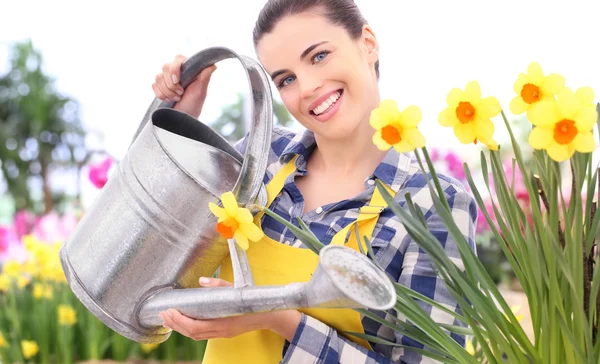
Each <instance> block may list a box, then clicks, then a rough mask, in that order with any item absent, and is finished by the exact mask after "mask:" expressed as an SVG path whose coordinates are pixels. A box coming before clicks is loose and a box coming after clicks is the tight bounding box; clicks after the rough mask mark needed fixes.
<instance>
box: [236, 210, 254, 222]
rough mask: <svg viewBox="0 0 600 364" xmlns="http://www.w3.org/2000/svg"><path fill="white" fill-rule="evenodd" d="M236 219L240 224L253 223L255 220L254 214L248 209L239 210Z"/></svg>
mask: <svg viewBox="0 0 600 364" xmlns="http://www.w3.org/2000/svg"><path fill="white" fill-rule="evenodd" d="M235 219H236V220H237V221H238V222H239V223H242V224H243V223H251V222H252V221H253V220H254V217H253V216H252V213H251V212H250V211H249V210H248V209H238V214H237V216H236V217H235Z"/></svg>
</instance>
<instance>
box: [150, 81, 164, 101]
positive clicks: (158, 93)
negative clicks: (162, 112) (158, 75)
mask: <svg viewBox="0 0 600 364" xmlns="http://www.w3.org/2000/svg"><path fill="white" fill-rule="evenodd" d="M152 91H154V95H156V97H157V98H158V99H159V100H162V101H165V100H167V97H166V96H165V94H163V93H162V91H161V90H160V89H159V88H158V86H157V85H156V82H154V83H152Z"/></svg>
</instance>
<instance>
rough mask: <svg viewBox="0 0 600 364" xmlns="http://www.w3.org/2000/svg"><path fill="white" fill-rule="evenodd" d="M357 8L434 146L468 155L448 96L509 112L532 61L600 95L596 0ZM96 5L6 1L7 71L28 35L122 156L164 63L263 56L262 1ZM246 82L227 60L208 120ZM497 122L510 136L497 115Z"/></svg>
mask: <svg viewBox="0 0 600 364" xmlns="http://www.w3.org/2000/svg"><path fill="white" fill-rule="evenodd" d="M356 2H357V4H358V5H359V7H360V8H361V10H362V11H363V14H364V16H365V17H366V19H367V20H368V21H369V23H370V24H371V25H372V27H373V28H374V30H375V32H376V34H377V36H378V39H379V42H380V48H381V81H380V87H381V94H382V97H384V98H393V99H395V100H396V101H397V102H398V103H399V105H400V106H403V107H404V106H408V105H410V104H416V105H418V106H420V107H421V109H422V110H423V122H422V124H421V127H420V129H421V130H423V132H424V134H425V136H426V138H427V141H428V142H427V144H428V146H438V147H446V148H458V150H460V151H462V152H463V153H464V154H465V155H466V154H468V151H469V150H470V151H471V152H472V149H465V148H464V147H461V146H460V145H459V144H458V142H457V141H455V140H454V137H453V135H452V133H451V130H450V129H443V128H441V127H440V126H439V125H438V124H437V115H438V113H439V112H440V111H441V110H443V109H444V108H445V99H446V95H447V93H448V92H449V91H450V89H451V88H453V87H461V88H464V86H465V85H466V83H467V82H468V81H470V80H473V79H474V80H478V81H479V82H480V84H481V87H482V93H483V95H484V96H496V97H497V98H498V99H499V100H500V102H501V104H502V106H503V108H504V109H505V112H506V113H507V115H508V116H509V117H510V116H511V115H510V111H508V104H509V102H510V100H511V98H512V97H513V96H514V93H513V90H512V86H513V83H514V81H515V80H516V77H517V75H518V74H519V72H524V71H525V70H526V68H527V65H528V64H529V63H530V62H531V61H538V62H540V64H541V65H542V67H543V69H544V72H545V73H553V72H558V73H561V74H562V75H564V76H565V77H566V79H567V85H568V86H569V87H571V88H577V87H581V86H591V87H592V88H593V89H594V90H595V91H596V95H597V96H596V100H598V99H599V97H598V94H600V51H599V49H600V46H599V44H600V39H599V36H600V25H599V20H598V19H599V18H598V14H600V1H598V0H593V1H592V0H587V1H577V0H569V1H566V0H563V1H550V0H546V1H526V0H520V1H514V0H510V1H508V0H505V1H493V2H492V1H482V0H479V1H475V0H472V1H466V0H454V1H448V0H436V1H405V0H402V1H399V0H356ZM93 4H94V5H91V3H90V2H84V1H35V2H34V1H2V3H1V6H0V8H1V9H2V10H1V12H2V22H0V73H1V72H2V71H4V70H5V69H6V59H7V57H8V49H9V48H8V46H9V44H10V43H11V42H14V41H17V40H22V39H25V38H31V39H32V40H33V42H34V46H35V47H36V48H38V49H39V50H41V52H42V54H43V57H44V59H45V68H46V71H47V73H49V74H50V75H52V76H53V77H54V78H55V79H56V81H57V87H58V89H59V90H60V91H61V92H62V93H64V94H66V95H69V96H71V97H73V98H75V99H77V100H78V101H79V103H80V106H81V111H82V114H81V116H82V120H83V121H84V123H85V125H86V127H87V128H88V130H92V131H97V132H100V133H101V134H102V135H103V137H104V142H103V145H104V147H105V148H107V149H108V151H109V152H111V153H112V154H113V155H115V156H116V157H117V158H118V159H121V158H122V157H123V156H124V154H125V152H126V150H127V147H128V143H129V142H130V140H131V137H132V135H133V133H134V131H135V130H136V128H137V126H138V124H139V122H140V120H141V118H142V117H143V115H144V113H145V111H146V109H147V107H148V105H149V104H150V102H151V101H152V98H153V93H152V90H151V87H150V85H151V83H152V81H153V78H154V75H155V74H156V73H157V72H158V71H160V69H161V66H162V64H163V63H165V62H168V61H170V60H171V59H172V58H173V57H174V56H175V55H176V54H178V53H182V54H184V55H187V56H190V55H192V54H194V53H195V52H197V51H199V50H202V49H204V48H207V47H212V46H225V47H229V48H231V49H233V50H234V51H236V52H237V53H240V54H244V55H247V56H251V57H253V58H255V57H256V56H255V53H254V50H253V46H252V40H251V32H252V28H253V25H254V21H255V19H256V17H257V15H258V12H259V10H260V8H261V7H262V5H263V4H264V1H263V0H219V1H217V0H214V1H207V0H194V1H175V0H171V1H168V2H167V1H162V2H158V1H145V2H143V3H141V2H140V3H137V2H136V4H135V5H134V2H129V1H122V0H121V1H102V2H94V3H93ZM142 4H143V5H142ZM242 76H243V73H242V70H241V67H240V66H239V65H238V64H236V62H235V61H233V60H228V61H224V62H222V63H220V64H219V70H218V71H217V72H216V73H215V74H214V75H213V80H212V82H211V86H210V88H209V97H208V100H207V104H206V107H205V111H204V112H203V115H202V116H201V119H202V120H205V121H212V120H214V118H216V117H217V116H218V115H219V113H220V109H221V107H222V106H223V105H225V104H227V103H230V102H232V101H234V100H235V94H236V92H237V91H244V90H246V88H247V85H246V84H245V81H244V78H242ZM273 91H274V93H275V95H274V96H275V97H278V96H277V95H276V92H277V91H276V90H275V89H273ZM495 122H496V125H497V130H499V131H502V130H504V127H503V125H502V124H501V119H500V118H497V119H495ZM498 139H499V140H502V136H501V135H499V136H498ZM469 148H470V147H469ZM87 192H88V193H91V194H92V195H93V190H89V191H87Z"/></svg>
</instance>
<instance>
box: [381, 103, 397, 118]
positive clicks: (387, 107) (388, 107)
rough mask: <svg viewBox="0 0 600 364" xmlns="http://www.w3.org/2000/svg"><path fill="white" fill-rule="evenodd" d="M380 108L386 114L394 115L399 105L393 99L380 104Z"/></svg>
mask: <svg viewBox="0 0 600 364" xmlns="http://www.w3.org/2000/svg"><path fill="white" fill-rule="evenodd" d="M379 108H380V109H381V110H383V111H384V112H386V113H388V114H390V115H393V114H394V113H396V112H397V111H398V104H397V103H396V101H394V100H392V99H385V100H383V101H381V102H380V103H379Z"/></svg>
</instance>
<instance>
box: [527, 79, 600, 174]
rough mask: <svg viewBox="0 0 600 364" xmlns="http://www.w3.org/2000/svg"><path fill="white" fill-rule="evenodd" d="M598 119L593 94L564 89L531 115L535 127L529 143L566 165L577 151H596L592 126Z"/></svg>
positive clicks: (585, 88)
mask: <svg viewBox="0 0 600 364" xmlns="http://www.w3.org/2000/svg"><path fill="white" fill-rule="evenodd" d="M597 119H598V115H597V112H596V107H595V105H594V91H592V89H591V88H589V87H582V88H580V89H578V90H577V91H576V92H573V91H572V90H571V89H569V88H567V87H565V88H563V89H562V90H561V91H560V92H559V93H558V95H557V100H555V99H554V98H552V99H549V100H546V101H544V102H540V103H539V105H538V106H537V107H536V108H535V109H533V110H531V112H530V113H529V121H531V123H532V124H533V125H535V127H534V128H533V130H532V131H531V133H530V134H529V144H530V145H531V146H532V147H533V148H535V149H545V150H546V152H547V153H548V156H550V158H552V159H553V160H555V161H557V162H563V161H565V160H567V159H569V158H571V157H572V156H573V154H575V151H578V152H580V153H591V152H593V151H594V149H595V148H596V143H595V141H594V135H593V127H594V124H595V123H596V121H597Z"/></svg>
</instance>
